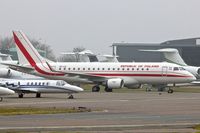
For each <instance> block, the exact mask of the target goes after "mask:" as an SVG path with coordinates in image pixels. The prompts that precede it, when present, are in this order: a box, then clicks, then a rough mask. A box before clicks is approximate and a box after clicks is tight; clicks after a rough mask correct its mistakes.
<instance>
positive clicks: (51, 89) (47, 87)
mask: <svg viewBox="0 0 200 133" xmlns="http://www.w3.org/2000/svg"><path fill="white" fill-rule="evenodd" d="M0 83H1V84H3V85H5V86H6V87H8V88H9V89H11V90H14V91H15V92H18V93H21V92H22V93H61V92H64V93H76V92H81V91H83V89H82V88H80V87H77V86H74V85H70V84H68V83H66V82H65V81H61V80H17V79H15V80H12V79H0Z"/></svg>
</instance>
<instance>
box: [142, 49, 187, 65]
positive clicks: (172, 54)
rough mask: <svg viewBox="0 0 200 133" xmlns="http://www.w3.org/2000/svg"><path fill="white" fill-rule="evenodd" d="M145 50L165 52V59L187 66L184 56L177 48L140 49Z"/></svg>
mask: <svg viewBox="0 0 200 133" xmlns="http://www.w3.org/2000/svg"><path fill="white" fill-rule="evenodd" d="M140 51H145V52H160V53H163V55H164V57H165V60H166V61H167V62H170V63H175V64H178V65H181V66H187V64H186V63H185V61H184V60H183V58H182V57H181V56H180V54H179V52H178V50H177V49H174V48H164V49H158V50H140Z"/></svg>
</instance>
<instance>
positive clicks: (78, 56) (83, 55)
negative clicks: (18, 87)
mask: <svg viewBox="0 0 200 133" xmlns="http://www.w3.org/2000/svg"><path fill="white" fill-rule="evenodd" d="M61 54H62V55H65V56H72V57H74V62H118V59H117V57H118V56H117V55H96V54H94V53H93V52H92V51H90V50H84V51H81V52H62V53H61Z"/></svg>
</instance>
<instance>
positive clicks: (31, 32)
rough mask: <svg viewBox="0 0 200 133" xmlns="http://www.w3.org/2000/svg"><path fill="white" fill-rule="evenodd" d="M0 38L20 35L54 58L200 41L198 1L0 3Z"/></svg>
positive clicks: (45, 0) (46, 0) (24, 0)
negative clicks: (81, 50)
mask: <svg viewBox="0 0 200 133" xmlns="http://www.w3.org/2000/svg"><path fill="white" fill-rule="evenodd" d="M0 17H1V19H0V37H6V36H12V33H11V31H12V30H22V31H23V32H24V33H25V34H27V35H28V36H29V37H31V38H35V39H40V40H41V41H42V42H45V43H47V44H48V45H50V46H51V47H52V48H53V49H54V53H55V54H56V55H59V53H60V52H64V51H71V50H72V49H73V48H74V47H77V46H83V47H85V48H87V49H90V50H92V51H93V52H95V53H104V54H107V53H108V54H109V53H111V51H112V49H111V48H110V47H109V46H110V45H111V44H112V43H113V42H121V41H124V42H149V43H152V42H155V43H157V42H162V41H166V40H169V39H180V38H189V37H200V1H199V0H0Z"/></svg>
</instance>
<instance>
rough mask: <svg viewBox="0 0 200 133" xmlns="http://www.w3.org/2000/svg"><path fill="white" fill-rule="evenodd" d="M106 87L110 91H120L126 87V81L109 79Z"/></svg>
mask: <svg viewBox="0 0 200 133" xmlns="http://www.w3.org/2000/svg"><path fill="white" fill-rule="evenodd" d="M106 86H107V87H108V88H110V89H118V88H122V87H124V80H122V79H120V78H115V79H108V80H107V83H106Z"/></svg>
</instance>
